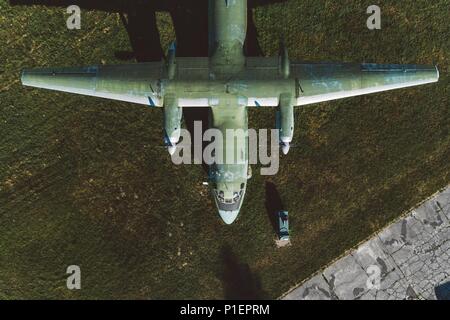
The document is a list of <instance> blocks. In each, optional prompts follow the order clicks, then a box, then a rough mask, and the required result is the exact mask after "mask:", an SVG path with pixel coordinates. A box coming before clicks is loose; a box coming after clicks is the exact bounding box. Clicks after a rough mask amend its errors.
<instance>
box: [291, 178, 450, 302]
mask: <svg viewBox="0 0 450 320" xmlns="http://www.w3.org/2000/svg"><path fill="white" fill-rule="evenodd" d="M449 212H450V186H448V187H447V188H446V189H445V190H443V191H442V192H440V193H439V194H437V195H436V196H434V197H432V198H431V199H429V200H427V201H425V202H424V203H422V204H421V205H419V206H418V207H417V208H415V209H413V210H411V211H410V212H409V213H408V214H407V215H406V216H405V217H403V218H401V219H399V220H398V221H397V222H395V223H393V224H391V225H390V226H388V227H387V228H385V229H384V230H382V231H380V232H379V233H378V234H376V235H375V236H374V237H373V238H371V239H370V240H368V241H366V242H365V243H363V244H361V245H360V246H359V247H358V248H357V249H356V250H353V251H352V252H351V253H350V254H348V255H346V256H344V257H342V258H341V259H339V260H338V261H336V262H334V263H333V264H332V265H330V266H328V267H327V268H326V269H325V270H323V271H321V273H320V274H318V275H316V276H315V277H313V278H311V279H310V280H308V281H306V282H305V283H304V284H302V285H301V286H299V287H297V288H295V289H293V290H292V291H291V292H290V293H289V294H287V295H286V296H285V297H283V299H290V300H292V299H294V300H296V299H300V300H303V299H314V300H323V299H327V300H329V299H333V298H334V299H344V300H348V299H358V300H399V299H442V297H444V298H445V297H447V296H449V295H450V217H449ZM447 291H448V292H447Z"/></svg>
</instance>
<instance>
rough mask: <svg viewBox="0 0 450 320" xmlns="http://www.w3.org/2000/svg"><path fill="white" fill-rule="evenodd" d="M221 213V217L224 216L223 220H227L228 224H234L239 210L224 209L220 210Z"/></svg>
mask: <svg viewBox="0 0 450 320" xmlns="http://www.w3.org/2000/svg"><path fill="white" fill-rule="evenodd" d="M219 214H220V217H221V218H222V220H223V222H225V223H226V224H232V223H233V222H234V220H236V218H237V216H238V214H239V211H238V210H234V211H224V210H219Z"/></svg>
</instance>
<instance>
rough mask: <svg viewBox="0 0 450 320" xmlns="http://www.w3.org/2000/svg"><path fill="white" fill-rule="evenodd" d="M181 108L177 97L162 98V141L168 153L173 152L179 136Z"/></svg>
mask: <svg viewBox="0 0 450 320" xmlns="http://www.w3.org/2000/svg"><path fill="white" fill-rule="evenodd" d="M182 117H183V109H182V108H180V107H178V105H177V99H176V97H175V96H173V95H168V96H166V97H165V98H164V142H165V144H166V146H167V148H168V151H169V153H170V154H171V155H172V154H174V153H175V150H176V148H177V143H178V142H179V141H180V136H181V119H182Z"/></svg>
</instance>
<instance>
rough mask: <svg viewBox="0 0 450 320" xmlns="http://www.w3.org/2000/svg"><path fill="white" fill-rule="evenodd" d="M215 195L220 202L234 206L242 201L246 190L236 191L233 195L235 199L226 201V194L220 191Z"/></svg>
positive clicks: (215, 191)
mask: <svg viewBox="0 0 450 320" xmlns="http://www.w3.org/2000/svg"><path fill="white" fill-rule="evenodd" d="M214 193H215V195H216V198H217V200H218V201H219V202H221V203H227V204H233V203H236V202H238V201H239V200H240V199H241V197H242V194H243V193H244V190H241V191H239V192H237V191H235V192H234V193H233V198H231V199H225V197H224V192H223V191H222V190H220V191H217V190H214Z"/></svg>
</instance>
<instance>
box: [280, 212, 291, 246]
mask: <svg viewBox="0 0 450 320" xmlns="http://www.w3.org/2000/svg"><path fill="white" fill-rule="evenodd" d="M278 237H279V239H280V240H282V241H289V214H288V212H287V211H279V212H278Z"/></svg>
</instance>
